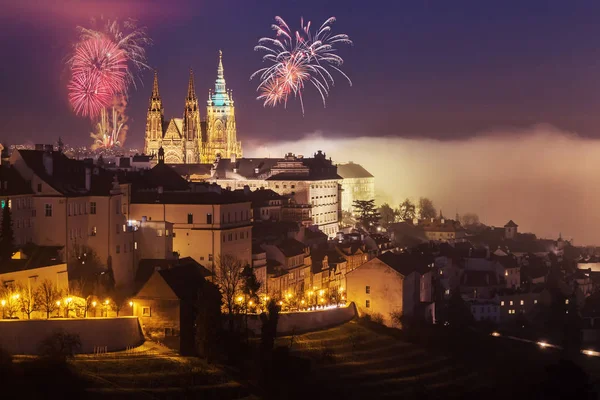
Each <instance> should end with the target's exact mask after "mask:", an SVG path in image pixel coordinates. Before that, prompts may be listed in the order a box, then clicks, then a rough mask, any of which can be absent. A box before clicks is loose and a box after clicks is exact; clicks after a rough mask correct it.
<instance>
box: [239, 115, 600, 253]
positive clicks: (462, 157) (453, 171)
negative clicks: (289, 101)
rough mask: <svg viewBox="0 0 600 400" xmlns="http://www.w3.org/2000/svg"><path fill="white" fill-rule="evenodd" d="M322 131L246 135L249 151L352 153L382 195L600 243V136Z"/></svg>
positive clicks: (548, 129) (343, 158)
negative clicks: (446, 137)
mask: <svg viewBox="0 0 600 400" xmlns="http://www.w3.org/2000/svg"><path fill="white" fill-rule="evenodd" d="M335 136H337V138H336V137H332V135H328V134H326V133H325V132H315V133H311V134H307V135H306V136H305V137H304V138H299V139H298V140H297V141H282V142H275V143H268V144H267V145H265V144H264V143H257V142H251V141H249V142H246V143H245V145H246V147H245V149H246V152H245V156H246V157H267V156H269V155H270V156H271V157H279V156H282V155H283V154H284V153H286V152H294V153H295V154H302V155H304V156H311V155H312V154H313V153H314V152H315V151H316V150H318V149H321V150H323V151H325V152H326V153H327V156H328V157H332V159H333V160H334V161H335V162H347V161H353V162H356V163H360V164H362V165H363V166H364V167H365V168H366V169H367V170H368V171H370V172H371V173H372V174H373V175H375V177H376V179H375V182H376V191H377V196H378V202H379V203H381V202H389V203H391V204H393V205H395V206H397V205H398V204H399V203H400V201H401V200H402V199H404V198H406V197H410V198H412V199H413V200H417V199H418V198H419V197H420V196H426V197H430V198H431V199H432V200H433V201H434V204H435V205H436V207H437V208H438V210H439V209H440V208H441V209H442V211H443V214H444V215H445V216H447V217H449V218H453V217H454V216H455V215H456V212H458V213H459V214H462V213H465V212H475V213H477V214H479V216H480V219H481V221H482V222H484V223H486V224H488V225H495V226H498V225H499V226H502V225H504V224H505V223H506V222H507V221H508V220H509V219H512V220H514V221H515V222H517V224H519V230H520V231H521V232H534V233H536V234H537V235H538V237H548V238H556V237H558V235H559V233H562V235H563V237H564V238H567V239H571V238H573V239H574V241H575V244H578V245H584V244H596V245H598V244H600V237H599V235H598V228H599V227H600V211H599V210H598V208H597V205H598V204H600V189H599V188H600V186H599V184H598V182H597V172H598V170H599V169H598V168H596V165H597V164H600V161H599V160H598V157H597V154H600V141H597V140H591V139H584V138H581V137H579V136H578V135H577V133H575V132H565V131H561V130H559V129H557V128H555V127H552V126H549V125H536V126H533V127H531V128H529V129H510V128H509V129H495V130H491V131H488V132H481V133H480V134H479V135H477V136H476V137H473V138H471V139H467V140H457V141H437V140H415V139H403V138H394V137H379V138H373V137H360V138H347V137H343V135H341V134H339V135H335Z"/></svg>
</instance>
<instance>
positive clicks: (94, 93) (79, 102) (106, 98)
mask: <svg viewBox="0 0 600 400" xmlns="http://www.w3.org/2000/svg"><path fill="white" fill-rule="evenodd" d="M67 88H68V90H69V102H70V103H71V106H72V107H73V110H75V113H76V114H78V115H82V116H84V117H90V118H92V117H95V116H97V115H99V114H100V112H102V110H103V109H104V107H107V106H108V105H110V104H111V101H112V98H113V93H112V92H111V91H110V90H109V89H108V88H107V87H106V86H105V85H103V83H102V79H101V77H100V76H99V75H97V74H87V73H84V72H82V73H79V74H76V75H75V74H74V75H73V77H72V78H71V81H70V82H69V85H68V86H67Z"/></svg>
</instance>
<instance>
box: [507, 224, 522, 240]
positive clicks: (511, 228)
mask: <svg viewBox="0 0 600 400" xmlns="http://www.w3.org/2000/svg"><path fill="white" fill-rule="evenodd" d="M518 227H519V225H517V224H515V223H514V222H513V220H512V219H511V220H510V221H508V222H507V223H506V225H504V238H505V239H514V238H515V237H516V236H517V228H518Z"/></svg>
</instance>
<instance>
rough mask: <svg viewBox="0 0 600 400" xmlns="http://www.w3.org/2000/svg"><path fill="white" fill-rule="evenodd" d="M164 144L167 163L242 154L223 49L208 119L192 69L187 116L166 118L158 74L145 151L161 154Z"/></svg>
mask: <svg viewBox="0 0 600 400" xmlns="http://www.w3.org/2000/svg"><path fill="white" fill-rule="evenodd" d="M161 147H162V148H163V150H164V162H165V163H166V164H197V163H211V162H213V161H214V160H215V158H216V157H227V158H229V157H241V156H242V144H241V142H238V141H237V131H236V125H235V107H234V101H233V96H232V94H231V91H228V90H227V87H226V84H225V75H224V70H223V55H222V52H219V66H218V68H217V80H216V82H215V90H214V92H209V95H208V101H207V107H206V121H201V119H200V107H199V104H198V97H197V96H196V88H195V86H194V74H193V72H192V70H190V79H189V83H188V91H187V96H186V99H185V107H184V111H183V118H172V119H170V120H169V121H168V122H166V121H165V119H164V108H163V104H162V100H161V97H160V93H159V90H158V74H157V73H156V72H155V73H154V84H153V86H152V96H151V97H150V103H149V106H148V114H147V118H146V136H145V140H144V153H145V154H158V150H159V149H160V148H161Z"/></svg>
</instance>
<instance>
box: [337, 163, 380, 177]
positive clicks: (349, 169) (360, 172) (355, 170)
mask: <svg viewBox="0 0 600 400" xmlns="http://www.w3.org/2000/svg"><path fill="white" fill-rule="evenodd" d="M337 167H338V170H337V172H338V175H339V176H341V177H342V178H344V179H346V178H373V175H371V173H370V172H369V171H367V170H366V169H365V168H364V167H363V166H362V165H360V164H355V163H353V162H352V161H351V162H349V163H346V164H338V165H337Z"/></svg>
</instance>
